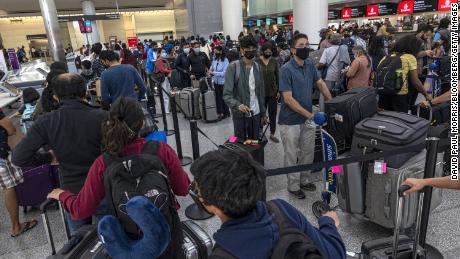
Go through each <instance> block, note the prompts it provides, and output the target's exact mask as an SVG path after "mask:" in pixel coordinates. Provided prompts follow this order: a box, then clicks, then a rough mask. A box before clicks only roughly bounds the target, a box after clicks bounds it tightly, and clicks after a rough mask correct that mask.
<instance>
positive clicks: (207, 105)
mask: <svg viewBox="0 0 460 259" xmlns="http://www.w3.org/2000/svg"><path fill="white" fill-rule="evenodd" d="M200 107H201V114H202V115H203V116H202V119H203V120H204V121H206V122H216V121H218V120H219V115H218V114H217V107H216V93H215V92H214V91H213V90H208V91H206V92H204V93H203V94H201V95H200Z"/></svg>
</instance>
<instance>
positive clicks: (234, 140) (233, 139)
mask: <svg viewBox="0 0 460 259" xmlns="http://www.w3.org/2000/svg"><path fill="white" fill-rule="evenodd" d="M237 141H238V138H237V137H231V138H230V139H229V140H228V142H230V143H235V142H237Z"/></svg>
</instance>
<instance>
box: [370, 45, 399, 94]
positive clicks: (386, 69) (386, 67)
mask: <svg viewBox="0 0 460 259" xmlns="http://www.w3.org/2000/svg"><path fill="white" fill-rule="evenodd" d="M401 56H402V55H401V54H398V55H395V56H391V55H388V56H386V57H384V58H383V60H382V61H381V62H380V64H379V65H378V66H377V70H376V71H375V80H374V88H376V89H377V93H378V94H385V95H395V94H397V93H398V92H399V91H400V90H401V88H402V87H403V84H404V78H405V77H406V79H407V75H403V68H402V61H401Z"/></svg>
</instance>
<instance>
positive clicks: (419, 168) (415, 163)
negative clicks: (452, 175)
mask: <svg viewBox="0 0 460 259" xmlns="http://www.w3.org/2000/svg"><path fill="white" fill-rule="evenodd" d="M443 156H444V154H443V153H440V154H438V158H437V161H438V162H437V164H436V177H440V176H442V175H443V163H442V160H443ZM425 160H426V151H425V150H424V151H422V152H420V153H418V154H417V155H415V156H414V157H412V158H411V159H409V160H408V161H407V162H406V163H405V164H404V165H403V166H402V167H400V168H399V169H394V168H390V167H387V172H386V173H385V174H375V173H374V163H370V164H369V170H368V172H367V179H366V213H365V214H366V217H368V218H369V220H370V221H372V222H374V223H376V224H378V225H380V226H383V227H386V228H394V227H395V224H396V211H397V205H398V204H397V200H398V197H397V190H398V188H399V186H401V184H402V183H403V182H404V180H406V179H407V178H423V175H424V171H425ZM417 198H418V197H417V196H416V195H411V196H410V197H408V198H407V199H406V202H404V207H403V213H404V215H405V216H404V219H403V221H402V222H401V227H402V228H405V229H407V228H410V227H411V226H412V225H413V224H414V223H415V221H416V213H415V212H416V208H417V204H418V199H417ZM441 201H442V193H441V189H438V188H437V189H433V193H432V199H431V209H432V210H433V209H435V208H436V207H437V206H439V204H440V203H441Z"/></svg>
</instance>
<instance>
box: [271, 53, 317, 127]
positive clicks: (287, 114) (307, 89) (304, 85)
mask: <svg viewBox="0 0 460 259" xmlns="http://www.w3.org/2000/svg"><path fill="white" fill-rule="evenodd" d="M320 78H321V77H320V76H319V74H318V70H316V68H315V65H314V64H313V61H312V60H310V59H307V60H305V62H304V65H303V66H299V64H297V62H296V61H295V60H294V58H292V59H291V60H290V61H289V62H288V63H286V64H285V65H284V66H283V67H281V69H280V79H279V80H280V82H279V86H280V92H292V97H293V98H294V99H295V100H296V101H297V102H298V103H299V104H300V105H301V106H302V107H303V108H304V109H306V110H307V111H309V112H312V106H313V99H312V95H313V87H315V84H316V82H317V81H318V80H319V79H320ZM306 120H307V118H305V117H304V116H302V115H301V114H299V113H297V112H295V111H293V110H291V108H289V106H288V105H287V104H286V103H285V102H284V100H282V102H281V110H280V115H279V118H278V122H279V124H280V125H299V124H303V123H305V121H306Z"/></svg>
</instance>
